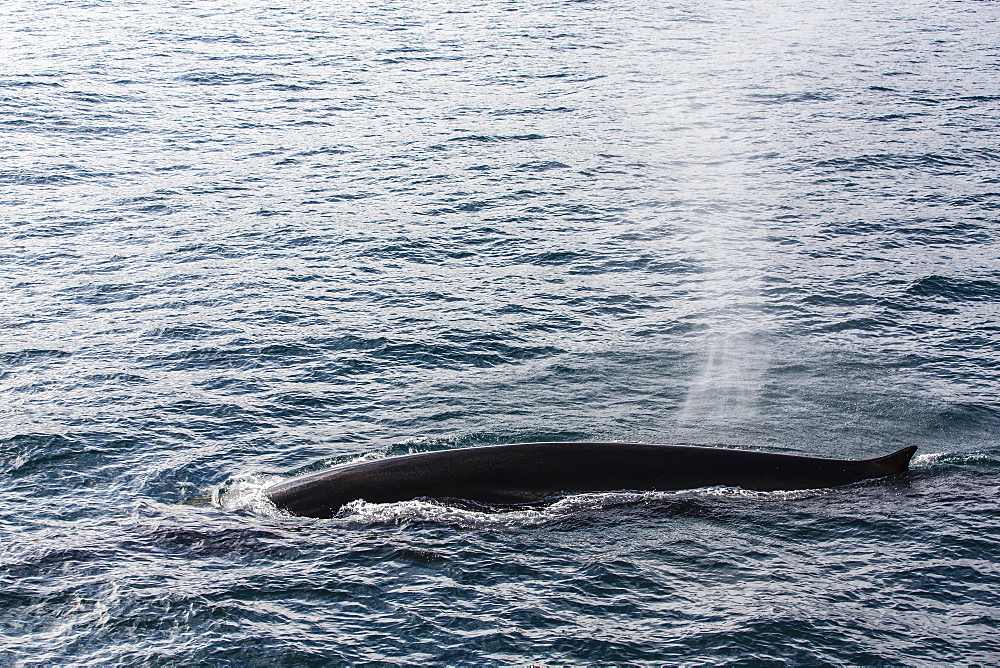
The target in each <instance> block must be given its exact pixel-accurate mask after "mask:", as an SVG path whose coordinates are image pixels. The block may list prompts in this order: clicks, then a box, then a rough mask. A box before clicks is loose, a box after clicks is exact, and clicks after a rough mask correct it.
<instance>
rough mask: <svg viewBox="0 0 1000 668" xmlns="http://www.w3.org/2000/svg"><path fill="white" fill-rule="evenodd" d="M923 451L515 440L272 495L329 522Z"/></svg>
mask: <svg viewBox="0 0 1000 668" xmlns="http://www.w3.org/2000/svg"><path fill="white" fill-rule="evenodd" d="M916 450H917V449H916V448H915V447H908V448H903V449H902V450H899V451H897V452H894V453H892V454H889V455H886V456H884V457H876V458H874V459H864V460H849V459H820V458H817V457H803V456H799V455H785V454H772V453H766V452H755V451H749V450H734V449H730V448H708V447H698V446H685V445H655V444H645V443H566V442H558V443H514V444H509V445H489V446H481V447H472V448H460V449H457V450H437V451H433V452H422V453H418V454H413V455H402V456H399V457H387V458H385V459H379V460H374V461H365V462H356V463H353V464H343V465H340V466H336V467H334V468H332V469H328V470H325V471H319V472H317V473H312V474H308V475H304V476H301V477H299V478H293V479H292V480H288V481H285V482H281V483H278V484H276V485H273V486H271V487H269V488H267V489H266V490H265V492H264V493H265V495H266V496H267V498H268V499H270V500H271V502H273V503H274V505H275V506H277V507H278V508H280V509H282V510H284V511H286V512H288V513H291V514H293V515H302V516H306V517H319V518H329V517H333V516H334V515H335V514H336V512H337V511H338V510H339V509H340V507H341V506H343V505H344V504H347V503H350V502H351V501H354V500H356V499H364V500H365V501H370V502H373V503H393V502H397V501H407V500H410V499H415V498H420V497H432V498H454V499H464V500H469V501H474V502H477V503H484V504H521V503H532V502H537V501H540V500H542V499H545V498H547V497H550V496H553V495H556V494H573V493H580V492H601V491H615V490H633V491H671V490H682V489H696V488H699V487H716V486H724V487H742V488H743V489H748V490H758V491H766V492H770V491H776V490H797V489H816V488H821V487H836V486H838V485H847V484H850V483H854V482H859V481H861V480H867V479H869V478H880V477H882V476H887V475H892V474H894V473H901V472H903V471H906V470H908V468H909V464H910V459H911V458H912V457H913V453H914V452H916Z"/></svg>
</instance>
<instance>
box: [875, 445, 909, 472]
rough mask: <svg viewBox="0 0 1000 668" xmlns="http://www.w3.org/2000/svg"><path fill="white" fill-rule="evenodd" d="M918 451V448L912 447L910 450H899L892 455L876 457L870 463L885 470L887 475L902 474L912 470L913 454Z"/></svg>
mask: <svg viewBox="0 0 1000 668" xmlns="http://www.w3.org/2000/svg"><path fill="white" fill-rule="evenodd" d="M916 451H917V446H915V445H911V446H910V447H908V448H903V449H902V450H897V451H896V452H894V453H892V454H890V455H886V456H884V457H876V458H875V459H869V460H868V461H869V462H871V463H872V464H874V465H875V466H878V467H881V468H884V469H885V470H886V473H887V474H890V473H902V472H903V471H908V470H909V469H910V460H911V459H912V458H913V453H915V452H916Z"/></svg>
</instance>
